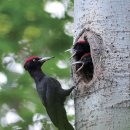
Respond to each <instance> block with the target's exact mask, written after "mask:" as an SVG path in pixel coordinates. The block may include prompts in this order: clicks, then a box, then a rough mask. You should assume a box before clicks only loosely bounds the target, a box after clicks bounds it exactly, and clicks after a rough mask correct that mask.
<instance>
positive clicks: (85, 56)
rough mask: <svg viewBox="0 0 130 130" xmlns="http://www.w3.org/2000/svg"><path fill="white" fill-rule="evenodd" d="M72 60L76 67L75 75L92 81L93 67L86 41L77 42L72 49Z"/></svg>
mask: <svg viewBox="0 0 130 130" xmlns="http://www.w3.org/2000/svg"><path fill="white" fill-rule="evenodd" d="M73 49H74V59H75V63H74V64H75V65H76V73H80V74H82V75H83V76H84V77H86V79H87V81H90V80H92V78H93V72H94V66H93V62H92V57H91V51H90V45H89V43H88V41H87V39H85V38H84V40H78V41H77V42H76V43H75V45H74V47H73Z"/></svg>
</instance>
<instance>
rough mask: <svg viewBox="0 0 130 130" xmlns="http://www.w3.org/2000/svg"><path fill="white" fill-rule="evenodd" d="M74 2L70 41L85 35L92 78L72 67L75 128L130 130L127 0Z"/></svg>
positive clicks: (129, 14) (129, 18) (129, 19)
mask: <svg viewBox="0 0 130 130" xmlns="http://www.w3.org/2000/svg"><path fill="white" fill-rule="evenodd" d="M74 2H75V3H74V14H75V15H74V22H75V37H74V39H75V40H74V44H75V43H76V41H78V40H79V39H82V38H85V37H86V38H87V39H88V42H89V45H90V49H91V57H92V60H93V65H94V73H93V78H92V79H88V78H87V77H85V76H84V74H83V73H81V72H78V73H76V67H75V66H73V67H72V73H73V75H72V78H73V80H74V81H75V82H77V81H79V83H77V90H76V93H75V116H76V117H75V118H76V122H75V126H76V130H130V0H75V1H74ZM74 61H75V59H73V62H74Z"/></svg>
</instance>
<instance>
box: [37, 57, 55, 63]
mask: <svg viewBox="0 0 130 130" xmlns="http://www.w3.org/2000/svg"><path fill="white" fill-rule="evenodd" d="M52 58H55V57H54V56H51V57H44V58H40V59H39V60H38V61H39V62H41V63H44V62H46V61H48V60H50V59H52Z"/></svg>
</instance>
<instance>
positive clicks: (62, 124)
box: [24, 56, 74, 130]
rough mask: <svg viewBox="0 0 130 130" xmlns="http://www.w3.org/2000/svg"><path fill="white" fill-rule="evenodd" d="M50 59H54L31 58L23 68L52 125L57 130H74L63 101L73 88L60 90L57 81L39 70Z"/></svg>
mask: <svg viewBox="0 0 130 130" xmlns="http://www.w3.org/2000/svg"><path fill="white" fill-rule="evenodd" d="M52 58H54V57H45V58H41V57H38V56H31V57H29V58H28V59H27V60H26V61H25V63H24V68H25V70H27V71H28V72H29V74H30V75H31V77H32V78H33V79H34V81H35V84H36V88H37V92H38V94H39V96H40V98H41V101H42V103H43V105H44V106H45V108H46V111H47V113H48V115H49V117H50V119H51V121H52V122H53V124H54V125H55V126H56V127H57V128H58V129H59V130H74V128H73V127H72V125H71V124H70V123H69V121H68V119H67V115H66V111H65V108H64V102H65V99H66V97H67V96H69V94H70V93H71V92H72V90H73V89H74V87H72V88H70V89H68V90H64V89H62V87H61V84H60V83H59V81H57V80H56V79H54V78H52V77H48V76H47V75H45V74H44V73H43V71H42V69H41V67H42V65H43V64H44V63H45V62H46V61H48V60H50V59H52Z"/></svg>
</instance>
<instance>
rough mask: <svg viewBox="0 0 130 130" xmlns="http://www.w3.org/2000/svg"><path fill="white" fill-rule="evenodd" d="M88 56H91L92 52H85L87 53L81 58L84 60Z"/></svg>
mask: <svg viewBox="0 0 130 130" xmlns="http://www.w3.org/2000/svg"><path fill="white" fill-rule="evenodd" d="M86 56H91V54H90V52H88V53H85V54H84V55H83V56H82V57H81V60H82V59H83V58H84V57H86Z"/></svg>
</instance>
